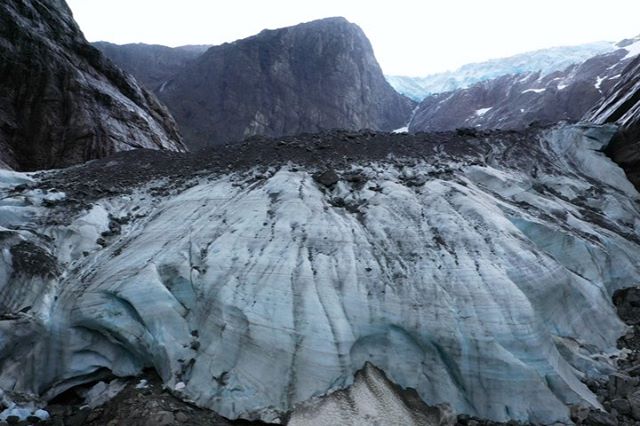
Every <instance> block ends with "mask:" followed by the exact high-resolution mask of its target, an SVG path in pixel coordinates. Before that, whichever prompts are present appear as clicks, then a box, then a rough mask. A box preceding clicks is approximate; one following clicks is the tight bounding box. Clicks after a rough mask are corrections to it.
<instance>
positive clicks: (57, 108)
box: [0, 0, 185, 170]
mask: <svg viewBox="0 0 640 426" xmlns="http://www.w3.org/2000/svg"><path fill="white" fill-rule="evenodd" d="M134 148H153V149H169V150H184V149H185V148H184V146H183V145H182V142H181V138H180V135H179V134H178V131H177V129H176V124H175V122H174V121H173V119H172V117H171V115H170V114H169V113H168V112H167V110H166V108H165V107H164V106H162V104H160V102H159V101H158V100H157V99H156V97H155V96H154V95H152V94H151V93H149V92H147V91H146V90H144V89H141V88H140V87H139V86H138V84H137V83H136V81H135V80H134V79H133V77H131V76H130V75H128V74H126V73H124V72H122V71H121V70H120V69H119V68H117V67H116V66H115V65H113V64H112V63H111V62H110V61H109V60H108V59H106V58H105V57H104V56H103V55H102V54H101V53H100V52H99V51H98V50H96V49H95V48H93V47H91V45H89V44H88V43H87V41H86V40H85V38H84V36H83V35H82V32H81V31H80V29H79V28H78V26H77V24H76V23H75V21H74V20H73V16H72V14H71V11H70V10H69V8H68V6H67V4H66V3H65V2H64V0H7V1H3V2H2V3H1V4H0V165H2V166H4V167H9V168H13V169H19V170H36V169H43V168H52V167H64V166H68V165H72V164H77V163H80V162H83V161H86V160H91V159H95V158H101V157H104V156H106V155H108V154H111V153H114V152H117V151H123V150H130V149H134Z"/></svg>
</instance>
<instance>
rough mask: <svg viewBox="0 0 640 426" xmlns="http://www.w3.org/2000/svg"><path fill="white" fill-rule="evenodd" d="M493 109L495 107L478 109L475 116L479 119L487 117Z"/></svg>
mask: <svg viewBox="0 0 640 426" xmlns="http://www.w3.org/2000/svg"><path fill="white" fill-rule="evenodd" d="M492 108H493V107H489V108H480V109H477V110H476V112H475V114H476V116H478V117H482V116H483V115H485V114H486V113H487V112H489V111H491V109H492Z"/></svg>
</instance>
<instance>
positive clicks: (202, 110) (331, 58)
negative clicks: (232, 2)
mask: <svg viewBox="0 0 640 426" xmlns="http://www.w3.org/2000/svg"><path fill="white" fill-rule="evenodd" d="M157 94H158V96H159V97H160V98H161V99H162V100H163V101H164V102H166V104H167V105H168V106H169V108H170V109H171V112H172V113H173V115H174V117H175V118H176V120H177V121H178V123H179V125H180V128H181V131H182V132H183V134H184V137H185V141H186V142H187V144H188V145H189V146H190V147H192V148H197V147H203V146H207V145H215V144H222V143H226V142H230V141H240V140H243V139H245V138H247V137H250V136H253V135H266V136H281V135H292V134H297V133H301V132H317V131H320V130H323V129H332V128H342V129H365V128H366V129H373V130H386V131H388V130H393V129H396V128H399V127H402V126H404V125H406V123H407V121H408V119H409V116H410V113H411V110H412V109H413V102H412V101H410V100H409V99H407V98H405V97H403V96H401V95H399V94H398V93H397V92H395V91H394V90H393V88H392V87H391V86H390V85H389V83H387V81H386V80H385V78H384V76H383V74H382V71H381V70H380V67H379V65H378V63H377V61H376V59H375V57H374V55H373V50H372V48H371V44H370V43H369V41H368V40H367V38H366V36H365V35H364V33H363V32H362V30H361V29H360V28H359V27H358V26H356V25H354V24H351V23H349V22H348V21H346V20H345V19H343V18H329V19H323V20H319V21H314V22H309V23H305V24H300V25H297V26H294V27H289V28H283V29H279V30H265V31H263V32H261V33H260V34H258V35H256V36H254V37H250V38H248V39H244V40H240V41H236V42H234V43H227V44H224V45H221V46H215V47H212V48H210V49H209V50H207V51H206V52H205V53H204V54H203V55H202V56H200V57H199V58H198V59H197V60H195V61H194V62H192V63H190V64H189V65H188V66H187V67H186V68H185V69H184V70H183V71H181V72H179V73H178V74H177V75H176V76H175V77H174V78H173V79H171V80H169V81H168V82H167V83H166V84H163V85H162V86H161V87H160V88H159V90H158V92H157Z"/></svg>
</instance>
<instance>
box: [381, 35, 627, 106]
mask: <svg viewBox="0 0 640 426" xmlns="http://www.w3.org/2000/svg"><path fill="white" fill-rule="evenodd" d="M620 47H622V46H620ZM616 48H617V47H616V46H615V45H614V44H613V43H609V42H597V43H588V44H582V45H578V46H563V47H552V48H549V49H542V50H536V51H533V52H527V53H521V54H519V55H514V56H510V57H507V58H501V59H493V60H490V61H485V62H479V63H473V64H467V65H463V66H462V67H460V68H458V69H457V70H455V71H447V72H443V73H438V74H432V75H429V76H426V77H407V76H398V75H389V76H387V80H388V81H389V83H390V84H391V85H392V86H393V88H394V89H396V90H397V91H398V92H400V93H402V94H403V95H406V96H408V97H410V98H411V99H413V100H415V101H418V102H419V101H421V100H423V99H424V98H425V97H427V96H429V95H433V94H437V93H443V92H451V91H453V90H457V89H466V88H467V87H470V86H472V85H474V84H476V83H480V82H482V81H487V80H493V79H496V78H498V77H503V76H506V75H514V74H530V73H535V72H540V75H541V76H542V77H544V76H546V75H548V74H551V73H553V72H555V71H562V70H564V69H565V68H567V67H569V66H571V65H575V64H579V63H581V62H584V61H586V60H587V59H589V58H591V57H593V56H596V55H601V54H605V53H609V52H612V51H614V50H616Z"/></svg>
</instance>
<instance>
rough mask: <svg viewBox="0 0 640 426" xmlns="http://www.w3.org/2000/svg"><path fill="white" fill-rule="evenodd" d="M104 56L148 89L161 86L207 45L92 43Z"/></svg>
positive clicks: (202, 51) (203, 50) (200, 53)
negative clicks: (171, 45) (170, 45)
mask: <svg viewBox="0 0 640 426" xmlns="http://www.w3.org/2000/svg"><path fill="white" fill-rule="evenodd" d="M92 44H93V46H94V47H96V48H97V49H98V50H100V51H101V52H102V53H104V55H105V56H106V57H108V58H109V59H111V60H112V61H113V62H114V63H115V64H116V65H118V66H119V67H120V68H121V69H123V70H124V71H126V72H128V73H130V74H131V75H134V76H135V77H136V79H138V81H140V82H141V83H142V84H144V85H145V87H147V88H148V89H150V90H153V91H156V90H157V89H159V88H160V86H161V85H162V84H163V83H164V82H166V81H168V80H170V79H171V78H173V77H174V76H175V75H176V74H178V73H179V72H180V71H182V70H183V69H184V68H185V66H186V65H187V64H188V63H189V62H191V61H193V60H194V59H195V58H197V57H198V56H200V55H202V53H204V52H205V51H206V50H207V49H208V48H209V47H211V46H209V45H189V46H180V47H174V48H172V47H167V46H161V45H156V44H143V43H136V44H123V45H118V44H113V43H108V42H106V41H99V42H95V43H92Z"/></svg>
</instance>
